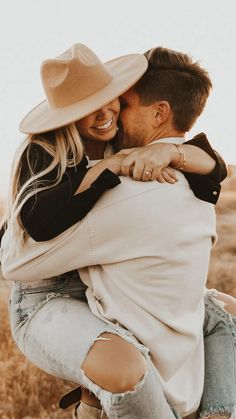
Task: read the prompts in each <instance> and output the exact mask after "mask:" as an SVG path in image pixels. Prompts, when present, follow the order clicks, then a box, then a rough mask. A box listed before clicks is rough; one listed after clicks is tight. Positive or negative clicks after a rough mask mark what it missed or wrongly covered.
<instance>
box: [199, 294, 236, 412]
mask: <svg viewBox="0 0 236 419" xmlns="http://www.w3.org/2000/svg"><path fill="white" fill-rule="evenodd" d="M205 308H206V314H205V322H204V342H205V384H204V391H203V396H202V401H201V406H200V414H201V416H203V417H204V415H206V416H207V415H209V414H210V413H211V414H213V413H215V414H220V413H221V414H227V413H232V412H233V411H234V407H235V405H236V318H235V317H233V316H231V315H230V314H229V313H227V311H226V310H224V308H223V307H222V304H221V303H220V302H219V301H218V302H217V300H216V299H215V298H214V293H213V295H212V293H211V291H210V292H209V294H208V295H207V297H206V299H205Z"/></svg>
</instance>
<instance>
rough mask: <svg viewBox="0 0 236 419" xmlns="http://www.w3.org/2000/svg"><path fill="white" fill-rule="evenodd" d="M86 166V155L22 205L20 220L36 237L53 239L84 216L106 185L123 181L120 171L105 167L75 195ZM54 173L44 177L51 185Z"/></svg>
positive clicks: (109, 186) (44, 239)
mask: <svg viewBox="0 0 236 419" xmlns="http://www.w3.org/2000/svg"><path fill="white" fill-rule="evenodd" d="M86 166H87V159H86V158H83V159H82V161H81V162H80V164H79V165H78V166H76V168H70V169H68V170H67V171H66V172H65V174H64V175H63V177H62V180H61V182H60V183H59V184H58V185H56V186H54V187H52V188H48V189H47V190H44V191H40V192H38V193H36V194H35V195H34V196H32V197H31V198H29V199H28V200H27V202H26V203H25V204H24V205H23V207H22V210H21V213H20V216H21V221H22V224H23V226H24V228H25V230H26V231H27V232H28V234H29V235H30V236H31V237H32V238H33V239H34V240H35V241H46V240H50V239H52V238H54V237H56V236H58V235H59V234H61V233H62V232H63V231H65V230H66V229H68V228H69V227H71V226H72V225H73V224H75V223H77V222H78V221H80V220H82V219H83V218H84V217H85V216H86V215H87V214H88V212H89V211H90V210H91V209H92V208H93V206H94V205H95V204H96V202H97V201H98V199H99V198H100V196H101V195H102V194H103V193H104V192H105V191H106V190H107V189H110V188H114V187H115V186H117V185H118V184H119V183H120V179H119V177H118V176H117V175H115V174H114V173H113V172H111V171H110V170H109V169H105V170H104V171H103V172H102V173H101V174H100V175H99V176H98V178H97V179H96V180H95V181H94V182H93V183H92V185H91V186H90V188H88V189H87V190H85V191H83V192H82V193H79V194H77V195H74V193H75V191H76V190H77V188H78V186H79V185H80V183H81V182H82V180H83V178H84V176H85V174H86V173H87V171H88V170H89V169H88V168H87V167H86ZM24 172H25V171H24ZM26 172H27V170H26ZM53 177H54V178H55V174H52V173H49V175H47V177H43V179H42V180H43V181H44V182H48V183H49V185H50V181H52V179H53Z"/></svg>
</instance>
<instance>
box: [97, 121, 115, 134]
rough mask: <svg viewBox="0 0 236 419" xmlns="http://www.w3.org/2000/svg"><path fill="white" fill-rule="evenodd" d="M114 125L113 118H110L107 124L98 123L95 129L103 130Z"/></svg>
mask: <svg viewBox="0 0 236 419" xmlns="http://www.w3.org/2000/svg"><path fill="white" fill-rule="evenodd" d="M111 125H112V119H109V121H107V122H105V124H102V125H97V126H96V127H94V128H95V129H97V130H99V131H102V130H104V129H108V128H110V127H111Z"/></svg>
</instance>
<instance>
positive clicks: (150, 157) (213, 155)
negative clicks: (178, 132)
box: [121, 133, 227, 204]
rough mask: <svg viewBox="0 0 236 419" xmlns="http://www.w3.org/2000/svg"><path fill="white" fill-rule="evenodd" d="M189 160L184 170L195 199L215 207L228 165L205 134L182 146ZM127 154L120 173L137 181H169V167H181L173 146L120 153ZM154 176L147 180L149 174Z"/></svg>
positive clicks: (155, 145) (163, 144)
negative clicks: (166, 172) (167, 172)
mask: <svg viewBox="0 0 236 419" xmlns="http://www.w3.org/2000/svg"><path fill="white" fill-rule="evenodd" d="M181 148H182V150H183V151H184V154H185V156H186V158H185V162H186V163H185V164H184V167H183V168H182V169H181V170H182V171H183V174H184V176H185V177H186V179H187V181H188V183H189V185H190V187H191V189H192V190H193V193H194V194H195V196H196V197H197V198H199V199H202V200H204V201H207V202H210V203H213V204H215V203H216V202H217V200H218V197H219V193H220V189H221V186H220V182H221V181H222V180H223V179H224V178H225V177H226V175H227V169H226V165H225V162H224V161H223V159H222V158H221V157H220V156H219V154H218V153H217V152H215V151H214V150H213V149H212V147H211V145H210V143H209V141H208V140H207V138H206V136H205V134H203V133H201V134H199V135H197V136H195V137H194V138H193V139H192V140H190V141H187V142H185V143H183V144H181ZM121 153H127V156H126V158H125V159H124V160H123V163H122V165H121V173H122V174H123V175H125V176H133V178H134V179H135V180H146V181H147V180H155V179H156V180H158V181H159V182H165V181H169V180H168V178H167V177H166V175H165V172H164V171H163V170H164V168H166V167H167V166H168V165H176V164H178V162H179V160H180V158H181V156H180V153H179V150H178V148H177V147H176V146H175V145H173V144H170V143H158V142H157V143H155V144H151V145H148V146H146V147H142V148H135V149H131V150H121ZM147 172H148V173H151V176H149V177H148V178H147V177H146V173H147Z"/></svg>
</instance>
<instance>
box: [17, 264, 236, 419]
mask: <svg viewBox="0 0 236 419" xmlns="http://www.w3.org/2000/svg"><path fill="white" fill-rule="evenodd" d="M85 290H86V287H85V285H84V284H83V283H82V282H81V281H80V279H79V278H78V274H77V272H76V271H74V272H72V273H71V272H70V273H68V274H64V275H61V276H59V277H57V278H53V279H49V280H44V281H41V282H39V283H32V284H31V285H28V284H20V283H14V284H13V289H12V296H11V304H10V312H11V328H12V333H13V336H14V339H15V341H16V343H17V345H18V347H19V348H20V349H21V351H22V352H23V353H24V354H25V356H26V357H27V358H28V359H29V360H30V361H31V362H32V363H34V364H35V365H37V366H38V367H39V368H40V369H42V370H44V371H46V372H48V373H49V374H52V375H54V376H56V377H59V378H63V379H65V380H69V381H73V382H75V383H77V384H81V385H83V386H85V387H86V388H88V389H90V390H91V391H92V392H93V393H94V394H95V395H96V396H97V397H98V398H99V400H100V401H101V404H102V407H103V409H104V410H105V412H106V414H107V415H108V417H109V418H111V419H113V418H114V419H115V418H124V419H133V418H136V419H143V418H145V419H157V418H158V419H174V418H180V416H179V415H178V413H177V412H174V411H173V410H172V409H171V408H170V406H169V404H168V402H167V401H166V398H165V396H164V394H163V391H162V388H161V385H160V381H159V376H158V373H157V371H156V368H155V367H154V365H153V364H152V362H151V360H150V358H149V355H148V348H146V347H145V346H143V345H141V344H140V343H139V342H138V341H137V340H136V339H135V337H134V336H133V335H132V334H131V333H130V332H128V331H127V330H125V329H123V328H121V327H120V326H119V325H115V324H110V323H106V322H104V321H102V320H100V319H99V318H97V317H96V316H94V315H93V314H92V312H91V311H90V309H89V306H88V304H87V302H86V297H85ZM206 309H207V312H206V320H205V325H204V329H205V334H206V338H205V347H206V379H205V388H204V394H203V398H202V403H201V411H200V414H202V416H203V417H204V415H206V416H207V414H209V413H211V412H215V413H217V412H218V413H222V412H224V413H226V412H230V413H231V412H232V411H233V408H234V406H235V404H236V400H235V397H236V382H235V377H236V373H235V368H236V359H235V353H236V351H235V349H236V348H235V346H236V342H235V339H236V338H235V333H236V321H235V319H232V318H231V317H230V316H229V315H228V313H226V312H225V311H224V309H222V308H221V307H219V306H218V305H217V304H215V302H214V298H212V297H211V295H209V296H208V297H207V301H206ZM104 332H109V333H114V334H118V335H119V336H121V337H122V338H124V339H125V340H126V341H128V342H131V343H133V344H134V346H135V347H136V348H138V349H139V350H140V352H141V353H142V354H143V355H144V357H145V358H146V361H147V372H146V374H145V376H144V377H143V379H142V380H141V381H140V382H139V383H138V384H137V385H136V386H135V388H134V390H133V391H128V392H126V393H118V394H114V393H110V392H109V391H106V390H104V389H102V388H100V387H99V386H98V385H96V384H94V383H93V382H92V381H91V380H90V379H89V378H88V377H87V376H86V375H85V374H84V372H83V370H82V369H81V365H82V363H83V361H84V359H85V358H86V355H87V353H88V351H89V349H90V348H91V346H92V345H93V343H94V342H95V341H96V340H98V339H102V338H101V335H102V334H103V333H104Z"/></svg>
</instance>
